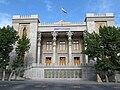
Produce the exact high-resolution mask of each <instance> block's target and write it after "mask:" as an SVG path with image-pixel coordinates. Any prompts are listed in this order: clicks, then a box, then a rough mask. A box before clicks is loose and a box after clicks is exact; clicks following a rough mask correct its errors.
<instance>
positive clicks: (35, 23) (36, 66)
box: [11, 13, 114, 80]
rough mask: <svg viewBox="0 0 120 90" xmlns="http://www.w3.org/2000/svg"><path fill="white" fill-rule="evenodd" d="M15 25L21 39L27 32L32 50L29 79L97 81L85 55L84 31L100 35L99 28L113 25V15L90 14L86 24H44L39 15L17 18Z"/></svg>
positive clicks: (28, 58) (27, 60) (27, 65)
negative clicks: (83, 51)
mask: <svg viewBox="0 0 120 90" xmlns="http://www.w3.org/2000/svg"><path fill="white" fill-rule="evenodd" d="M12 24H13V27H14V29H15V30H17V31H18V33H19V36H20V37H21V36H22V33H23V31H24V29H25V31H26V33H27V37H28V38H29V39H30V44H31V46H30V50H29V52H28V53H26V55H25V68H26V71H25V77H26V78H29V79H80V80H95V79H96V78H95V77H96V74H95V69H94V66H93V64H92V62H90V61H89V60H88V57H87V55H84V54H82V53H81V52H82V50H83V49H85V47H84V45H83V39H84V32H85V31H88V32H90V33H91V32H93V31H95V32H97V33H99V30H98V29H99V26H104V25H107V26H113V25H114V15H113V13H106V14H93V13H88V14H86V17H85V20H84V21H83V22H82V23H72V22H65V21H64V20H60V21H58V22H54V23H48V24H44V23H42V22H40V21H39V17H38V15H31V16H20V15H16V16H13V19H12ZM11 56H12V57H14V56H15V52H14V51H13V52H12V53H11Z"/></svg>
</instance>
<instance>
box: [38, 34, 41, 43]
mask: <svg viewBox="0 0 120 90" xmlns="http://www.w3.org/2000/svg"><path fill="white" fill-rule="evenodd" d="M38 41H41V33H38Z"/></svg>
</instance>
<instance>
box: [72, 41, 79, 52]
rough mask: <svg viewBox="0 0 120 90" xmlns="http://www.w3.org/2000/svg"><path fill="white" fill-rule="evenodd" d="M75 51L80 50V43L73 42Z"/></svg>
mask: <svg viewBox="0 0 120 90" xmlns="http://www.w3.org/2000/svg"><path fill="white" fill-rule="evenodd" d="M73 50H79V41H77V40H76V41H73Z"/></svg>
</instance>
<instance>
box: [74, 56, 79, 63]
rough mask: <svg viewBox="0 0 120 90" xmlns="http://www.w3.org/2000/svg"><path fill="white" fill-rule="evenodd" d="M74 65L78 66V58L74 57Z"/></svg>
mask: <svg viewBox="0 0 120 90" xmlns="http://www.w3.org/2000/svg"><path fill="white" fill-rule="evenodd" d="M74 65H80V57H74Z"/></svg>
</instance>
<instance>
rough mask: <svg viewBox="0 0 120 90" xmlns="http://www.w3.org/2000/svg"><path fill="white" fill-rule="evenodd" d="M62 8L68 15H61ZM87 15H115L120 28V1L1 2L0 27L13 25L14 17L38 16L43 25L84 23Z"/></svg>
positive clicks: (35, 0)
mask: <svg viewBox="0 0 120 90" xmlns="http://www.w3.org/2000/svg"><path fill="white" fill-rule="evenodd" d="M61 7H64V9H66V10H67V12H68V13H67V14H63V13H61ZM86 13H96V14H97V13H98V14H104V13H114V15H115V25H116V26H120V0H0V26H5V25H7V24H10V25H11V22H12V16H13V15H31V14H38V15H39V18H40V21H41V22H42V23H51V22H57V21H60V20H61V19H63V20H65V21H68V22H83V21H84V18H85V14H86Z"/></svg>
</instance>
